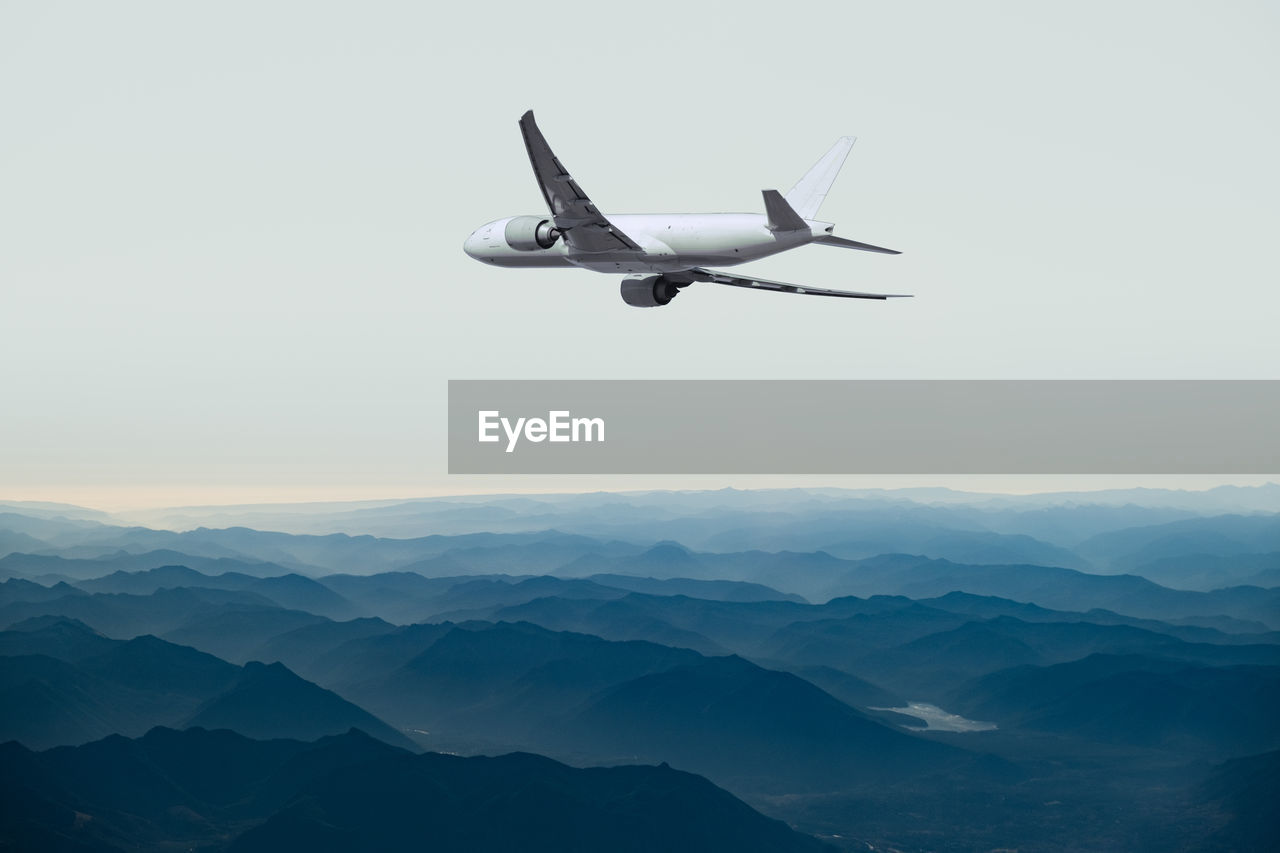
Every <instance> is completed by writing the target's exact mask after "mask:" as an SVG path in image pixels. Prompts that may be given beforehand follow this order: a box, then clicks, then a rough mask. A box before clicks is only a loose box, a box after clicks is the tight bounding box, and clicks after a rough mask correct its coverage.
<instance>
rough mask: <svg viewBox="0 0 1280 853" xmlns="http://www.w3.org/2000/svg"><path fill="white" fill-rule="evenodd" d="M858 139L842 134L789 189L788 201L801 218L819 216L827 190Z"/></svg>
mask: <svg viewBox="0 0 1280 853" xmlns="http://www.w3.org/2000/svg"><path fill="white" fill-rule="evenodd" d="M856 139H857V137H855V136H842V137H840V138H839V139H837V140H836V144H835V145H833V146H831V150H829V151H828V152H827V153H826V154H823V155H822V159H821V160H819V161H818V162H817V163H815V164H814V165H813V168H812V169H810V170H809V171H808V172H805V175H804V177H803V178H801V179H800V180H798V181H796V185H795V186H794V187H792V188H791V189H790V190H788V191H787V195H786V199H787V203H788V204H790V205H791V207H792V208H793V209H794V210H795V212H796V213H798V214H800V216H801V218H803V219H814V218H815V217H817V215H818V208H820V207H822V202H823V200H824V199H826V197H827V191H828V190H830V189H831V185H832V184H833V183H835V180H836V175H838V174H840V167H841V166H843V165H844V160H845V158H846V157H848V156H849V149H850V148H852V147H853V143H854V141H855V140H856Z"/></svg>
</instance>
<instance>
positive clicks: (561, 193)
mask: <svg viewBox="0 0 1280 853" xmlns="http://www.w3.org/2000/svg"><path fill="white" fill-rule="evenodd" d="M520 132H521V133H522V134H524V147H525V148H526V149H528V151H529V162H530V163H532V164H533V173H534V175H536V176H537V178H538V186H539V187H541V188H542V197H543V198H545V199H546V200H547V207H549V208H550V209H551V218H552V219H553V220H554V221H555V225H556V228H558V229H559V230H560V232H561V233H562V234H563V235H564V241H565V242H566V243H568V244H569V246H570V247H571V248H573V249H577V250H578V251H579V252H619V251H628V250H631V251H640V246H639V245H637V244H636V242H635V241H634V240H632V239H631V238H630V237H628V236H627V235H626V234H624V233H622V232H621V231H619V230H618V229H617V228H614V227H613V225H612V224H611V223H610V222H609V220H608V219H605V217H604V215H603V214H602V213H600V211H599V210H597V209H596V206H595V205H594V204H592V202H591V199H589V198H587V194H586V193H584V192H583V191H582V187H580V186H578V182H577V181H575V180H574V179H573V176H571V175H570V174H569V173H568V171H566V170H565V168H564V166H562V165H560V160H559V159H557V158H556V155H555V154H554V153H552V151H551V146H550V145H548V144H547V140H546V138H544V137H543V135H542V131H541V130H538V123H537V122H535V121H534V120H533V110H529V111H528V112H526V113H525V114H524V115H522V116H521V117H520Z"/></svg>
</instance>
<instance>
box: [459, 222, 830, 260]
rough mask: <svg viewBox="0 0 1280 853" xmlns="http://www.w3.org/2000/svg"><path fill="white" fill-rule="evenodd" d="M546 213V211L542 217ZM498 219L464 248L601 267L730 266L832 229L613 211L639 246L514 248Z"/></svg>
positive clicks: (478, 254) (485, 254)
mask: <svg viewBox="0 0 1280 853" xmlns="http://www.w3.org/2000/svg"><path fill="white" fill-rule="evenodd" d="M543 218H545V217H543ZM513 219H516V217H507V218H505V219H498V220H495V221H493V222H490V223H488V224H487V225H483V226H481V227H480V228H478V229H476V230H475V231H474V232H472V234H471V236H469V237H467V239H466V241H465V242H464V243H463V251H465V252H466V253H467V254H468V255H470V256H471V257H472V258H475V259H476V260H478V261H484V262H485V263H488V264H492V265H493V266H498V267H582V268H583V269H588V270H592V271H594V272H603V273H624V274H634V273H667V272H679V271H682V270H689V269H693V268H695V267H703V266H732V265H735V264H741V263H746V262H747V261H755V260H759V259H760V258H766V257H768V256H769V255H776V254H778V253H779V252H785V251H787V250H789V249H794V248H796V247H797V246H803V245H805V244H807V243H811V242H813V241H814V240H815V239H817V238H819V237H822V236H824V235H827V234H830V233H831V231H832V229H833V227H834V226H833V225H832V224H831V223H829V222H818V221H813V220H805V224H806V225H808V226H809V230H807V231H805V230H794V231H773V230H770V228H769V220H768V217H766V216H763V215H761V214H758V213H672V214H653V213H639V214H615V215H612V216H610V217H609V220H610V222H612V223H613V224H614V225H615V226H616V227H617V228H618V230H620V231H622V232H623V233H625V234H626V235H627V236H629V237H630V238H631V239H632V240H634V241H635V242H636V243H637V244H638V245H639V246H640V251H636V250H634V249H626V250H619V251H609V252H577V251H575V250H574V249H573V248H572V247H570V246H568V245H566V243H565V241H564V240H557V241H556V242H555V243H554V244H553V245H552V246H551V247H550V248H545V249H544V248H540V247H539V248H535V249H517V248H513V247H512V246H511V245H510V243H509V242H508V239H507V236H506V234H507V225H508V223H510V222H511V221H512V220H513Z"/></svg>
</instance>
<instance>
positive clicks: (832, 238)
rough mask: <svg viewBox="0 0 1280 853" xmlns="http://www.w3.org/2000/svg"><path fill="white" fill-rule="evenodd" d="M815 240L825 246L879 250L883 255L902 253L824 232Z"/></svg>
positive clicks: (868, 250)
mask: <svg viewBox="0 0 1280 853" xmlns="http://www.w3.org/2000/svg"><path fill="white" fill-rule="evenodd" d="M813 242H815V243H821V244H822V245H824V246H839V247H840V248H842V249H857V250H858V251H860V252H879V253H880V254H882V255H901V254H902V253H901V252H899V251H897V250H896V249H885V248H882V247H880V246H873V245H871V244H870V243H859V242H858V241H857V240H846V239H845V238H843V237H837V236H836V235H834V234H824V235H822V236H821V237H819V238H817V239H816V240H814V241H813Z"/></svg>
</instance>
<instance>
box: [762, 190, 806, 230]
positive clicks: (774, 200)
mask: <svg viewBox="0 0 1280 853" xmlns="http://www.w3.org/2000/svg"><path fill="white" fill-rule="evenodd" d="M764 210H765V213H766V214H768V216H769V230H770V231H808V230H809V224H808V223H807V222H805V221H804V220H803V219H801V218H800V214H798V213H796V212H795V209H794V208H792V207H791V205H789V204H787V200H786V199H785V198H783V197H782V194H781V193H779V192H778V191H777V190H764Z"/></svg>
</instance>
